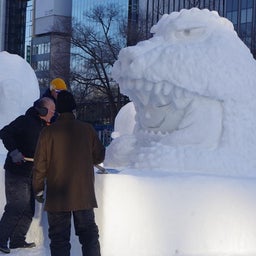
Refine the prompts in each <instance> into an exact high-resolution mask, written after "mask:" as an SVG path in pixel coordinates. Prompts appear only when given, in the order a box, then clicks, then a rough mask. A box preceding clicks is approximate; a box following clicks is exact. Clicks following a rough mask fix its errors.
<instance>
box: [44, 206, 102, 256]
mask: <svg viewBox="0 0 256 256" xmlns="http://www.w3.org/2000/svg"><path fill="white" fill-rule="evenodd" d="M71 214H73V219H74V227H75V233H76V235H77V236H78V237H79V242H80V243H81V245H82V252H83V256H100V243H99V230H98V227H97V225H96V223H95V218H94V211H93V210H81V211H74V212H47V215H48V223H49V238H50V240H51V243H50V249H51V256H70V249H71V244H70V233H71Z"/></svg>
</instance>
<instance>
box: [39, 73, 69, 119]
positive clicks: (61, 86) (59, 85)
mask: <svg viewBox="0 0 256 256" xmlns="http://www.w3.org/2000/svg"><path fill="white" fill-rule="evenodd" d="M66 90H67V85H66V83H65V81H64V80H63V79H61V78H59V77H57V78H55V79H53V80H52V81H51V83H50V86H49V88H48V89H46V91H45V92H44V94H43V95H42V98H43V97H48V98H50V99H52V100H53V101H54V103H55V104H56V100H57V97H58V93H59V92H61V91H66ZM57 117H58V113H57V112H56V113H55V115H54V116H53V117H52V119H51V123H53V122H55V121H56V119H57Z"/></svg>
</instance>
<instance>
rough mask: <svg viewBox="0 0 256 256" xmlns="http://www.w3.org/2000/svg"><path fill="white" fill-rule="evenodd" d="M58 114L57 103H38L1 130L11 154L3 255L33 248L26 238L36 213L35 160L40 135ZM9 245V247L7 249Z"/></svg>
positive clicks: (0, 245) (0, 237) (1, 226)
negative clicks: (56, 111)
mask: <svg viewBox="0 0 256 256" xmlns="http://www.w3.org/2000/svg"><path fill="white" fill-rule="evenodd" d="M54 113H55V104H54V102H53V101H52V100H51V99H50V98H47V97H44V98H41V99H39V100H37V101H36V102H35V103H34V105H33V107H30V108H29V109H28V110H27V111H26V113H25V115H21V116H19V117H18V118H16V119H15V120H14V121H12V122H11V123H10V124H8V125H6V126H5V127H3V128H2V129H1V130H0V138H1V139H2V141H3V144H4V146H5V148H6V149H7V150H8V153H7V157H6V160H5V164H4V169H5V195H6V205H5V208H4V213H3V216H2V218H1V220H0V251H1V252H4V253H10V249H15V248H31V247H34V246H35V243H27V242H26V234H27V232H28V229H29V227H30V224H31V222H32V218H33V216H34V212H35V200H34V195H33V191H32V167H33V157H34V152H35V148H36V144H37V140H38V137H39V134H40V132H41V130H42V128H43V127H45V126H47V125H48V124H49V123H50V120H51V118H52V116H53V115H54ZM8 241H9V247H8Z"/></svg>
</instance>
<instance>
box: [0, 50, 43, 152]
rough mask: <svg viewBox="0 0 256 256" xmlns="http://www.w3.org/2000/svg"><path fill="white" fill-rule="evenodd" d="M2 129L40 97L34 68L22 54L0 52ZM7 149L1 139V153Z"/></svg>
mask: <svg viewBox="0 0 256 256" xmlns="http://www.w3.org/2000/svg"><path fill="white" fill-rule="evenodd" d="M0 95H1V101H0V117H1V118H0V129H1V128H2V127H3V126H4V125H6V124H8V123H9V122H11V121H12V120H13V119H14V118H16V117H18V116H19V115H21V114H24V113H25V111H26V110H27V109H28V108H29V107H30V106H32V105H33V102H34V101H35V100H36V99H38V98H39V86H38V81H37V78H36V75H35V72H34V70H33V69H32V68H31V66H30V65H29V64H28V63H27V62H26V61H25V60H24V59H23V58H21V57H20V56H18V55H16V54H10V53H8V52H5V51H3V52H0ZM5 152H6V150H5V149H4V147H3V145H2V141H0V154H1V153H5Z"/></svg>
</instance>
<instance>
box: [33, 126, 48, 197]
mask: <svg viewBox="0 0 256 256" xmlns="http://www.w3.org/2000/svg"><path fill="white" fill-rule="evenodd" d="M46 172H47V134H46V133H45V129H43V130H42V132H41V134H40V136H39V138H38V142H37V146H36V150H35V155H34V167H33V190H34V194H35V197H37V196H40V195H42V194H43V193H42V192H43V191H44V181H45V178H46Z"/></svg>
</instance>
